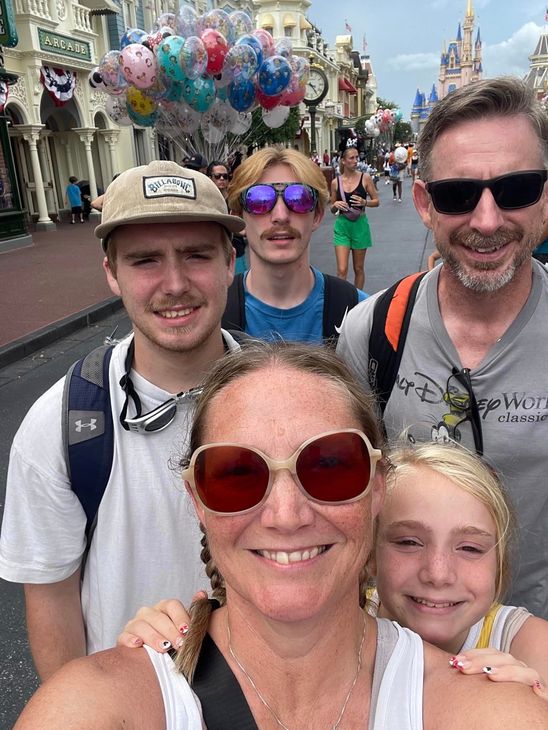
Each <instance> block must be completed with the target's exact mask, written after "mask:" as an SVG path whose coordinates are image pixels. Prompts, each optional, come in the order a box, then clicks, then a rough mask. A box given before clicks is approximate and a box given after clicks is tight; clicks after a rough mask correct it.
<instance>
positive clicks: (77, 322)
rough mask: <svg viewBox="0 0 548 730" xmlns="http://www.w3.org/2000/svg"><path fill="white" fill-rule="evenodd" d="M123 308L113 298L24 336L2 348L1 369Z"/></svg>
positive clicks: (117, 299) (0, 351) (0, 350)
mask: <svg viewBox="0 0 548 730" xmlns="http://www.w3.org/2000/svg"><path fill="white" fill-rule="evenodd" d="M122 308H123V304H122V300H121V299H120V297H111V298H110V299H106V300H104V301H102V302H99V303H98V304H92V305H91V306H90V307H87V308H86V309H82V310H81V311H80V312H76V313H75V314H71V315H69V316H68V317H64V318H63V319H60V320H58V321H57V322H53V323H52V324H48V325H46V326H45V327H42V328H41V329H39V330H36V331H35V332H31V333H30V334H28V335H24V336H23V337H20V338H19V339H18V340H14V341H13V342H10V343H8V344H7V345H4V346H3V347H0V368H4V367H6V366H7V365H12V364H13V363H14V362H17V360H21V359H22V358H23V357H27V355H31V354H32V353H33V352H36V350H40V349H42V348H43V347H46V346H47V345H51V343H52V342H55V340H59V339H61V337H66V336H67V335H70V334H72V333H73V332H76V331H77V330H79V329H81V328H82V327H86V326H89V325H92V324H95V323H96V322H99V321H100V320H101V319H104V318H105V317H108V316H109V315H111V314H114V313H115V312H117V311H118V310H120V309H122Z"/></svg>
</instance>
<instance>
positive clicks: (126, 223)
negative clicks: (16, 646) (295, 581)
mask: <svg viewBox="0 0 548 730" xmlns="http://www.w3.org/2000/svg"><path fill="white" fill-rule="evenodd" d="M242 227H243V222H242V220H241V219H240V218H238V217H236V216H231V215H229V214H228V212H227V208H226V203H225V200H224V198H223V196H222V194H221V193H220V192H219V190H218V189H217V187H216V186H215V185H214V183H213V182H212V181H211V180H209V179H208V178H207V177H206V176H205V175H202V174H201V173H199V172H196V171H193V170H190V169H188V168H182V167H180V166H179V165H177V164H175V163H174V162H169V161H156V162H151V163H150V164H149V165H147V166H143V167H137V168H133V169H130V170H127V171H126V172H124V173H122V174H121V175H120V176H119V177H118V178H117V179H116V180H115V181H114V182H113V183H112V184H111V185H110V186H109V188H108V190H107V192H106V194H105V200H104V206H103V211H102V222H101V225H100V226H99V227H98V228H97V229H96V231H95V233H96V235H97V237H98V238H101V239H102V244H103V250H104V252H105V259H104V263H103V266H104V269H105V272H106V275H107V280H108V283H109V285H110V287H111V289H112V291H113V292H114V293H115V294H118V295H120V296H121V297H122V299H123V302H124V305H125V307H126V310H127V312H128V315H129V318H130V320H131V323H132V327H133V331H132V333H131V334H130V335H129V336H127V337H125V338H124V339H123V340H121V341H120V342H119V343H118V344H116V345H115V346H114V347H113V348H112V350H111V351H110V361H109V362H108V363H107V364H106V365H104V367H106V368H107V377H108V383H109V388H110V393H109V397H110V405H109V406H107V408H108V409H109V410H108V412H106V411H105V412H103V411H101V410H100V408H99V406H98V407H97V408H98V410H97V413H92V412H90V411H86V413H76V412H72V411H71V412H68V414H67V415H65V412H64V408H65V406H64V404H63V396H64V379H63V380H61V381H59V382H58V383H57V384H55V385H54V386H53V387H52V388H51V389H50V390H49V391H47V392H46V393H45V394H44V395H43V396H42V397H41V398H40V399H39V400H38V401H37V402H36V403H35V405H34V406H33V407H32V409H31V411H30V412H29V414H28V415H27V416H26V418H25V420H24V421H23V424H22V425H21V427H20V429H19V431H18V433H17V435H16V437H15V440H14V444H13V447H12V451H11V457H10V465H9V473H8V484H7V496H6V508H5V512H4V521H3V526H2V535H1V540H0V575H1V576H2V577H3V578H5V579H6V580H10V581H14V582H20V583H24V584H25V596H26V608H27V623H28V630H29V639H30V644H31V649H32V653H33V657H34V660H35V664H36V667H37V670H38V673H39V675H40V677H41V679H45V678H46V677H47V676H49V675H50V674H52V673H53V672H54V671H55V670H56V669H58V668H59V667H60V666H61V665H62V664H64V663H65V662H67V661H69V660H70V659H73V658H75V657H78V656H81V655H83V654H85V653H86V652H88V653H90V652H93V651H98V650H101V649H106V648H108V647H110V646H113V645H114V644H115V641H116V637H117V635H118V633H119V631H120V629H121V627H122V626H123V625H124V623H125V622H126V621H127V619H128V618H129V617H131V616H132V615H134V613H135V611H136V610H137V609H138V608H139V607H140V606H143V605H147V604H151V603H152V604H153V603H155V602H156V601H157V600H159V599H160V598H161V597H162V596H163V595H165V592H166V586H168V588H167V590H168V591H169V593H171V594H172V595H178V596H185V599H186V600H187V601H188V600H190V598H191V597H192V595H193V594H194V593H195V591H196V590H198V589H200V588H203V587H204V586H207V584H208V581H207V578H206V577H205V575H204V573H203V572H202V571H203V568H202V564H201V560H200V555H199V544H200V543H199V540H200V530H199V527H198V525H197V523H196V520H195V518H194V516H193V510H192V508H191V505H190V503H189V502H188V497H187V496H186V493H185V490H184V489H183V488H182V486H181V482H180V477H179V475H178V473H177V472H176V471H175V470H174V469H172V468H171V467H170V460H171V459H172V458H173V456H174V455H176V454H177V453H180V452H181V451H182V450H184V449H185V444H186V440H187V437H188V429H189V428H190V422H191V419H192V413H193V410H194V405H195V398H196V394H197V393H199V392H200V384H201V381H202V378H203V377H204V375H205V373H206V372H207V371H208V369H209V368H210V367H211V365H212V364H213V363H214V362H215V361H216V360H217V359H218V358H220V357H223V355H224V353H225V352H227V351H230V350H234V349H236V348H238V347H239V345H238V343H237V342H236V340H235V339H234V338H233V337H232V336H231V335H230V334H229V333H228V332H226V331H225V330H222V329H221V316H222V314H223V311H224V308H225V305H226V292H227V288H228V286H229V284H230V282H231V281H232V276H233V266H234V249H233V247H232V241H231V233H233V232H234V233H235V232H238V231H239V230H241V229H242ZM102 362H103V363H105V362H106V361H102ZM97 378H98V373H90V374H89V378H88V379H97ZM109 416H110V417H111V419H112V438H113V447H112V454H111V456H110V459H111V462H109V464H108V465H107V466H108V468H109V469H110V476H108V481H107V483H106V488H105V491H104V494H103V495H102V498H101V499H100V503H99V505H98V511H97V517H96V524H95V529H94V531H93V533H92V535H93V536H92V539H91V541H90V544H89V545H88V546H87V548H89V551H88V552H86V514H87V513H88V511H89V502H90V501H92V500H93V499H94V497H93V496H92V494H91V492H90V493H88V494H86V501H85V502H82V503H81V502H80V501H79V498H78V497H77V495H76V493H75V491H74V490H73V488H72V486H73V485H72V482H71V477H72V479H74V478H75V475H74V474H71V473H69V467H68V463H67V459H66V455H65V448H70V445H71V444H73V443H76V442H78V441H79V440H82V439H84V438H85V439H87V438H88V436H89V435H90V433H91V431H92V430H93V432H94V435H95V431H96V435H97V438H99V436H101V435H102V433H103V431H104V426H103V422H104V421H103V420H102V419H106V418H108V417H109ZM65 420H66V425H67V431H68V433H67V434H65V433H64V424H65ZM65 435H66V437H67V442H68V443H67V444H64V436H65ZM91 442H92V441H91V440H90V441H88V442H86V443H90V444H91ZM97 461H98V462H99V461H100V457H99V456H98V458H97ZM92 468H93V466H92ZM97 468H99V464H97ZM107 474H108V472H107ZM98 480H99V477H97V481H98ZM91 482H92V486H93V485H94V480H93V479H91ZM84 504H85V507H86V512H84ZM84 557H85V569H84V568H83V567H82V563H83V560H84Z"/></svg>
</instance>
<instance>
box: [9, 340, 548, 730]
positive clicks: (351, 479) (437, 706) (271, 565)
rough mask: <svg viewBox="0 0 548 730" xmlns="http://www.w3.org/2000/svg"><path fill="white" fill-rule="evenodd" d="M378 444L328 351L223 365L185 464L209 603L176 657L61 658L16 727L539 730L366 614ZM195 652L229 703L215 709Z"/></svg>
mask: <svg viewBox="0 0 548 730" xmlns="http://www.w3.org/2000/svg"><path fill="white" fill-rule="evenodd" d="M227 413H230V418H227ZM380 443H381V436H380V430H379V426H378V423H377V421H376V417H375V409H374V406H373V405H372V403H371V401H370V399H369V398H368V397H367V396H365V395H364V394H363V393H362V391H361V390H360V389H359V388H358V387H357V386H356V384H355V382H354V380H353V379H352V377H351V375H350V374H349V372H348V370H347V369H346V367H345V366H344V365H343V364H342V363H341V362H340V361H339V360H338V359H337V358H336V356H335V355H333V354H332V353H330V352H328V351H325V350H322V349H319V348H317V349H314V348H307V347H305V346H300V345H280V344H265V343H259V344H257V345H256V346H250V347H249V348H248V349H247V350H246V351H245V352H242V353H241V354H240V355H239V356H238V355H237V356H232V355H228V356H227V357H226V358H223V360H222V361H220V362H219V366H218V367H215V369H214V371H213V372H212V373H211V374H210V377H209V378H208V380H207V382H206V384H205V386H204V393H203V397H202V399H201V401H200V403H199V405H198V408H197V411H196V417H195V421H194V426H193V430H192V435H191V450H192V456H191V458H190V460H186V461H185V462H184V464H185V468H184V471H183V478H184V480H185V482H186V485H187V488H188V489H189V490H190V492H191V495H192V497H193V500H194V504H195V508H196V512H197V515H198V518H199V520H200V522H201V524H202V527H203V531H204V537H203V540H202V544H203V552H202V557H203V560H204V562H206V566H207V567H206V570H207V573H208V575H209V576H210V578H211V583H212V587H213V597H214V598H215V599H217V601H216V605H217V606H218V607H217V608H215V609H214V607H213V606H212V603H210V602H209V601H207V600H198V601H196V602H195V604H194V605H193V606H192V608H191V614H192V619H193V620H192V625H191V628H190V631H189V633H188V635H187V637H186V640H185V642H184V644H183V647H182V649H181V650H180V652H179V654H178V656H177V658H176V659H175V662H174V661H173V659H172V658H171V656H169V655H167V654H162V655H160V654H157V653H156V652H154V651H153V650H149V649H146V648H145V649H136V650H132V651H130V650H127V649H115V650H110V651H108V652H103V653H100V654H97V655H92V656H89V657H86V658H85V659H81V660H77V661H76V662H73V663H71V664H68V665H66V666H65V667H64V668H63V669H62V670H61V671H60V672H59V673H58V674H57V675H56V676H55V677H54V678H53V679H52V680H50V681H49V682H48V683H46V684H45V685H44V687H43V688H42V689H40V690H39V691H38V693H37V695H36V696H35V697H34V698H33V699H32V700H31V702H30V703H29V705H28V706H27V708H26V710H25V711H24V713H23V715H22V716H21V718H20V720H19V723H18V725H17V726H16V727H17V728H18V729H19V730H21V729H23V730H25V729H26V730H28V729H29V728H30V729H32V728H38V727H40V728H42V727H51V726H57V727H63V728H83V727H86V728H89V727H100V728H115V727H120V726H122V725H123V726H124V727H146V728H147V730H155V728H168V730H171V729H173V728H177V729H179V728H187V729H192V730H194V728H196V729H198V728H202V727H203V726H204V725H205V726H207V727H208V729H209V730H221V729H222V728H226V729H228V728H230V730H234V728H238V730H244V729H245V728H250V729H252V728H255V730H256V729H257V728H260V729H261V730H274V729H275V728H280V727H281V728H286V729H287V728H292V729H293V728H310V727H313V728H319V729H321V728H337V729H338V730H356V729H357V728H367V727H369V728H374V729H376V730H380V729H381V728H382V729H383V730H414V729H417V730H419V729H420V728H425V730H430V729H431V730H434V729H436V730H437V729H438V728H440V727H448V728H452V729H453V730H461V728H462V730H464V729H465V728H466V730H468V729H469V728H470V713H472V712H473V717H474V722H475V727H481V728H482V729H483V728H485V729H486V730H489V729H490V728H493V730H494V729H495V728H496V729H497V730H504V729H505V728H512V730H514V728H515V727H520V726H523V722H522V721H523V719H524V718H526V719H527V727H528V729H533V730H535V729H536V728H546V727H547V726H548V708H547V706H546V705H545V703H544V702H542V701H541V700H539V698H537V697H535V696H534V695H533V693H530V692H528V691H527V690H526V688H524V687H520V686H519V685H512V686H511V688H510V689H508V688H505V689H504V690H502V688H501V687H499V686H497V685H494V684H492V683H490V682H488V681H486V679H485V677H478V676H475V677H464V676H462V675H460V674H455V673H454V672H453V670H451V669H450V667H449V666H448V664H447V656H446V655H445V654H444V653H443V652H440V651H439V650H437V649H435V648H433V647H430V646H428V645H423V643H422V641H421V640H420V637H419V636H418V635H417V634H414V633H412V632H410V631H409V630H408V629H402V628H400V627H398V626H397V625H396V624H393V623H392V622H390V621H387V620H383V619H374V618H372V617H370V616H368V615H367V613H366V612H365V611H364V610H363V605H364V588H365V583H366V577H367V576H366V573H365V567H364V566H365V564H366V560H367V557H368V555H369V553H370V550H371V547H372V538H373V520H374V518H375V516H376V515H377V513H378V511H379V509H380V507H381V504H382V499H383V493H384V478H383V473H384V464H383V462H382V460H381V452H380V451H379V450H378V446H380ZM206 655H207V656H209V657H210V660H211V662H213V664H216V665H217V667H218V668H219V671H221V672H222V673H223V676H224V677H225V678H226V680H227V682H228V684H229V685H230V686H231V687H232V689H231V691H230V694H231V700H232V701H231V702H228V703H227V702H220V701H218V700H217V699H216V698H217V697H218V693H222V691H223V688H222V686H221V685H220V684H219V683H218V682H215V681H213V680H212V675H213V673H214V671H216V670H214V668H213V664H211V663H210V664H208V669H207V670H206V671H205V672H204V669H203V659H204V656H206ZM197 665H198V668H197ZM177 670H179V673H177ZM204 673H205V675H206V676H205V677H203V675H204ZM200 675H202V676H201V679H205V680H206V684H207V679H208V678H210V680H211V681H210V682H209V686H208V687H207V691H208V700H207V701H204V703H203V705H202V706H201V707H200V705H199V703H198V700H197V698H196V696H195V695H194V694H193V692H192V689H191V687H192V686H193V684H192V683H193V676H195V682H194V688H196V689H197V688H198V684H200V682H201V680H200V681H199V680H198V678H199V676H200ZM185 678H186V679H185ZM202 689H203V685H202ZM440 697H443V699H444V701H443V702H440V701H439V699H440ZM202 713H203V718H202Z"/></svg>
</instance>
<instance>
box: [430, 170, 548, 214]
mask: <svg viewBox="0 0 548 730" xmlns="http://www.w3.org/2000/svg"><path fill="white" fill-rule="evenodd" d="M547 177H548V172H547V171H546V170H523V171H520V172H509V173H508V174H506V175H500V176H499V177H493V178H491V179H490V180H472V179H468V178H454V179H451V180H434V181H433V182H429V183H426V190H427V191H428V193H429V194H430V197H431V198H432V204H433V206H434V208H435V209H436V210H437V211H438V213H443V214H444V215H464V214H465V213H471V212H472V211H473V210H474V208H475V207H476V205H477V204H478V203H479V201H480V198H481V196H482V193H483V191H484V189H485V188H488V189H489V190H490V191H491V194H492V196H493V198H494V199H495V203H496V204H497V205H498V207H499V208H501V209H502V210H518V209H519V208H528V207H529V206H530V205H534V204H535V203H538V201H539V200H540V196H541V195H542V191H543V189H544V183H545V182H546V178H547Z"/></svg>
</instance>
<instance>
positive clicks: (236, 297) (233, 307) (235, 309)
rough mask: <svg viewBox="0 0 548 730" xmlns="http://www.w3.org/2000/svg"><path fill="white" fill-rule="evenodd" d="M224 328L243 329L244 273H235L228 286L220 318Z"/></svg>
mask: <svg viewBox="0 0 548 730" xmlns="http://www.w3.org/2000/svg"><path fill="white" fill-rule="evenodd" d="M221 327H223V328H224V329H225V330H242V331H243V330H245V291H244V275H243V274H236V276H235V277H234V280H233V282H232V284H231V285H230V286H229V287H228V295H227V300H226V309H225V311H224V314H223V318H222V320H221Z"/></svg>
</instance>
